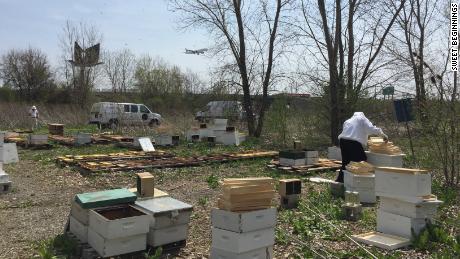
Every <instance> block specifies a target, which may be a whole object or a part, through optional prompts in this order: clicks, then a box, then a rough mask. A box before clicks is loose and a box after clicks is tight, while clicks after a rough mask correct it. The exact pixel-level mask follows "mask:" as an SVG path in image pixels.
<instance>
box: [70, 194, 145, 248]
mask: <svg viewBox="0 0 460 259" xmlns="http://www.w3.org/2000/svg"><path fill="white" fill-rule="evenodd" d="M136 198H137V197H136V195H135V194H133V193H132V192H130V191H129V190H128V189H114V190H108V191H100V192H92V193H83V194H77V195H76V196H75V199H74V200H73V202H72V208H71V214H70V224H69V225H70V226H69V227H70V232H71V233H73V234H74V235H75V236H77V238H78V239H79V240H80V241H81V242H83V243H86V242H87V243H89V244H90V245H91V246H92V247H93V248H94V249H95V250H96V251H97V253H98V254H99V255H100V256H102V257H108V256H115V255H120V254H126V253H131V252H136V251H141V250H145V248H146V244H147V233H148V229H149V223H150V217H149V216H148V215H146V214H145V213H143V212H142V211H140V210H138V209H136V208H135V207H133V206H132V205H133V203H134V201H135V200H136Z"/></svg>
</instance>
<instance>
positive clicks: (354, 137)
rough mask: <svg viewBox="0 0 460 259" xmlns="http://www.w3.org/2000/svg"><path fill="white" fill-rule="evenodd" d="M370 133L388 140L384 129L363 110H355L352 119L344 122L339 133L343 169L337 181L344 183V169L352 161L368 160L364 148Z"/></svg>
mask: <svg viewBox="0 0 460 259" xmlns="http://www.w3.org/2000/svg"><path fill="white" fill-rule="evenodd" d="M369 135H380V136H382V137H383V139H384V140H385V141H388V137H387V135H385V133H383V131H382V129H381V128H379V127H376V126H374V125H373V124H372V122H370V121H369V119H367V118H366V116H365V115H364V113H362V112H355V113H354V114H353V116H352V117H351V118H350V119H348V120H346V121H345V122H344V123H343V130H342V133H341V134H340V135H339V142H340V150H341V153H342V169H341V170H340V172H339V175H338V177H337V180H336V182H341V183H343V170H345V169H346V168H345V166H346V165H348V164H349V163H350V162H351V161H354V162H361V161H367V156H366V153H365V152H364V148H365V147H366V146H367V139H368V138H369Z"/></svg>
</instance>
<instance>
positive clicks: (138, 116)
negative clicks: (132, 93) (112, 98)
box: [89, 102, 161, 129]
mask: <svg viewBox="0 0 460 259" xmlns="http://www.w3.org/2000/svg"><path fill="white" fill-rule="evenodd" d="M89 123H90V124H97V125H98V127H99V128H106V127H109V128H112V129H114V128H116V127H117V126H118V125H149V126H151V127H153V126H156V125H160V123H161V115H160V114H158V113H153V112H151V111H150V109H149V108H147V106H145V105H143V104H138V103H112V102H99V103H95V104H93V106H92V107H91V114H90V118H89Z"/></svg>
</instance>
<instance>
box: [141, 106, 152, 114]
mask: <svg viewBox="0 0 460 259" xmlns="http://www.w3.org/2000/svg"><path fill="white" fill-rule="evenodd" d="M140 111H141V113H150V110H149V108H147V107H146V106H145V105H141V108H140Z"/></svg>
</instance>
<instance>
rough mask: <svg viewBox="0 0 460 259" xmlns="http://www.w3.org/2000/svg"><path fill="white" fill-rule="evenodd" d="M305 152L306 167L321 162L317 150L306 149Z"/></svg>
mask: <svg viewBox="0 0 460 259" xmlns="http://www.w3.org/2000/svg"><path fill="white" fill-rule="evenodd" d="M304 151H305V164H306V165H313V164H316V163H318V161H319V152H318V151H316V150H308V149H304Z"/></svg>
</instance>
